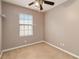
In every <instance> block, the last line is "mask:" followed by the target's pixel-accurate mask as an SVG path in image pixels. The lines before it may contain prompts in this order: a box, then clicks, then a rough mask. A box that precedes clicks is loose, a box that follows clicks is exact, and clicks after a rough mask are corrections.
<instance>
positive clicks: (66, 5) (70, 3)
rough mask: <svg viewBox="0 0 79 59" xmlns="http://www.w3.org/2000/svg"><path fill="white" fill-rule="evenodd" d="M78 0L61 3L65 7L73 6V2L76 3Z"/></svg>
mask: <svg viewBox="0 0 79 59" xmlns="http://www.w3.org/2000/svg"><path fill="white" fill-rule="evenodd" d="M76 1H77V0H67V1H66V2H64V3H62V4H60V5H62V6H63V7H69V6H71V5H72V4H73V3H75V2H76Z"/></svg>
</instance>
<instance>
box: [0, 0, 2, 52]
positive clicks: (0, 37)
mask: <svg viewBox="0 0 79 59" xmlns="http://www.w3.org/2000/svg"><path fill="white" fill-rule="evenodd" d="M1 27H2V19H1V0H0V52H1V40H2V35H1V34H2V33H1V32H2V31H1V30H2V28H1Z"/></svg>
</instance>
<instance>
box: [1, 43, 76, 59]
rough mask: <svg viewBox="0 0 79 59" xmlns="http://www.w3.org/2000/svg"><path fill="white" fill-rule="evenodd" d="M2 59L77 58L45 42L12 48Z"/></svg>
mask: <svg viewBox="0 0 79 59" xmlns="http://www.w3.org/2000/svg"><path fill="white" fill-rule="evenodd" d="M2 59H76V58H74V57H72V56H70V55H68V54H66V53H63V52H61V51H60V50H58V49H56V48H53V47H51V46H49V45H47V44H45V43H40V44H36V45H32V46H28V47H25V48H20V49H16V50H12V51H9V52H6V53H4V54H3V56H2Z"/></svg>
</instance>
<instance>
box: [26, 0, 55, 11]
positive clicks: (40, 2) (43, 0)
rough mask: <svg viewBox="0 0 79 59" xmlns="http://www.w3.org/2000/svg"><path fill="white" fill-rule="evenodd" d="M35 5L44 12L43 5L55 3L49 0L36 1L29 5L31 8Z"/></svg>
mask: <svg viewBox="0 0 79 59" xmlns="http://www.w3.org/2000/svg"><path fill="white" fill-rule="evenodd" d="M33 4H35V5H37V6H39V7H40V10H43V6H42V5H43V4H48V5H54V4H55V3H54V2H51V1H47V0H35V1H34V2H31V3H29V4H28V5H29V6H31V5H33Z"/></svg>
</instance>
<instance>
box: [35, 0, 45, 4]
mask: <svg viewBox="0 0 79 59" xmlns="http://www.w3.org/2000/svg"><path fill="white" fill-rule="evenodd" d="M36 1H37V2H38V3H39V5H42V4H43V3H44V0H36Z"/></svg>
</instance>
